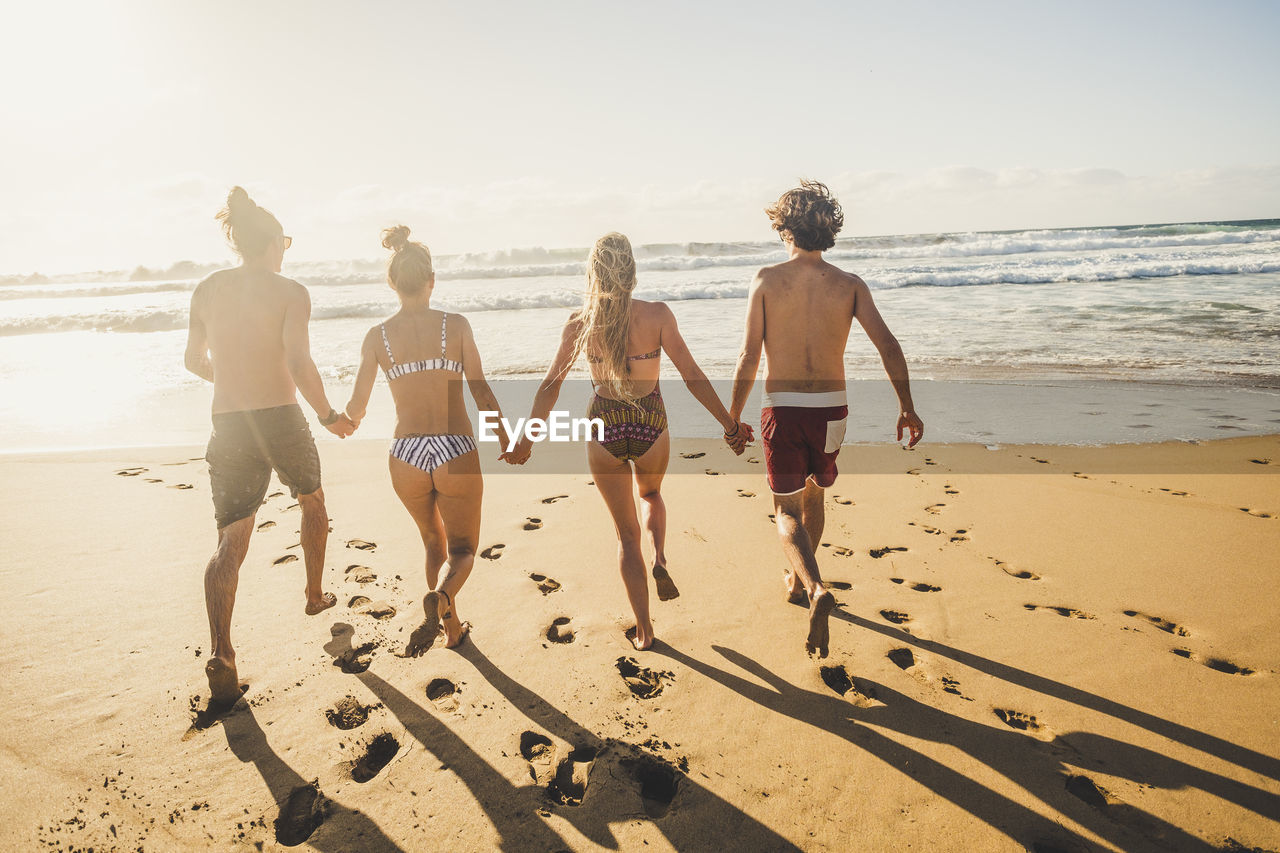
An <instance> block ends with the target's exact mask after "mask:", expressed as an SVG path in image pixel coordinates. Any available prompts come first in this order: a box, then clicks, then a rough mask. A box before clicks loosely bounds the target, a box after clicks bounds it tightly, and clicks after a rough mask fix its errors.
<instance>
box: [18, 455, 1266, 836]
mask: <svg viewBox="0 0 1280 853" xmlns="http://www.w3.org/2000/svg"><path fill="white" fill-rule="evenodd" d="M674 449H675V451H676V453H674V454H673V460H672V466H671V472H672V473H671V475H670V476H669V478H668V480H667V484H666V488H665V494H666V498H667V506H668V509H669V512H670V532H669V542H668V554H669V558H670V569H671V574H672V577H673V579H674V580H675V582H676V584H677V585H678V586H679V589H680V593H681V594H680V597H679V598H677V599H675V600H672V601H668V602H658V601H657V598H656V596H655V597H654V601H653V610H654V622H655V627H656V630H657V634H658V638H659V640H660V644H659V646H658V647H657V650H656V651H654V652H650V653H636V652H634V651H632V650H631V648H630V646H629V645H628V643H627V641H626V640H625V638H624V636H623V631H624V629H625V628H626V627H627V626H628V624H629V623H628V619H627V616H628V610H627V605H626V599H625V596H624V595H623V591H622V585H621V582H620V580H619V578H618V574H617V567H616V559H615V556H614V555H615V542H614V538H613V531H612V527H611V524H610V523H609V520H608V516H607V513H606V511H605V509H604V506H603V504H602V503H601V501H600V499H599V497H598V496H597V495H596V494H595V492H594V489H593V488H592V487H591V486H589V485H588V480H589V477H588V476H587V475H585V474H563V473H552V472H553V471H555V470H557V468H558V469H559V470H564V468H563V465H557V464H556V461H557V460H556V459H555V458H554V454H545V453H544V454H542V455H540V456H535V459H534V462H532V463H531V464H530V466H529V468H528V469H526V470H523V471H521V472H519V473H518V474H516V475H511V474H506V475H495V476H491V477H489V478H488V479H487V480H486V495H485V517H484V525H483V533H482V541H481V547H482V548H485V549H491V550H489V551H488V553H487V556H488V557H489V558H486V559H479V560H478V561H477V566H476V570H475V572H474V574H473V575H472V578H471V580H470V581H469V582H468V584H467V586H466V588H465V589H464V591H463V593H462V595H461V596H460V598H459V602H458V606H459V610H460V613H461V615H462V616H463V618H465V619H467V620H469V621H470V622H471V623H472V624H473V626H474V629H473V632H472V635H471V636H472V639H471V642H470V643H468V644H466V645H464V646H463V647H462V648H461V649H460V650H458V651H448V650H445V649H443V648H442V647H440V646H439V645H437V647H436V648H433V649H432V650H431V651H430V652H428V653H427V654H426V655H425V656H424V657H422V658H418V659H405V658H401V657H398V656H397V652H398V651H399V650H401V649H402V648H403V645H404V641H405V639H406V638H407V636H408V631H409V630H411V629H412V627H413V626H414V625H415V624H416V623H417V621H418V618H419V613H420V611H419V609H418V608H419V602H420V599H421V597H422V594H423V592H424V589H423V585H424V582H423V579H422V566H421V560H422V547H421V544H420V543H419V541H418V539H417V536H416V532H415V530H414V528H413V526H412V524H411V522H410V520H409V518H408V516H407V515H406V514H405V512H404V511H403V509H402V508H401V507H400V506H399V504H398V502H397V501H396V499H395V497H394V495H393V493H392V491H391V488H390V484H389V478H388V475H387V471H386V462H385V453H386V448H385V445H384V444H383V443H382V442H373V441H350V442H346V443H341V444H340V443H338V442H328V441H326V442H323V443H322V455H323V458H324V463H325V490H326V493H327V495H328V504H329V512H330V515H331V516H332V518H333V533H332V535H331V538H330V544H329V551H328V569H327V572H326V582H327V588H328V589H330V590H332V591H333V592H335V593H336V594H337V596H338V606H337V607H336V608H334V609H332V610H329V611H327V612H325V613H323V614H322V615H320V616H317V617H307V616H305V615H304V614H303V595H302V586H303V579H302V563H301V560H300V559H290V558H292V557H297V556H299V549H298V548H297V547H296V543H297V541H298V537H297V532H296V531H297V528H298V520H299V515H298V510H297V508H296V507H291V506H290V505H291V504H292V503H293V502H292V501H291V500H290V499H289V497H288V495H287V494H285V495H284V496H279V495H277V496H275V497H272V498H271V499H269V500H268V501H267V503H266V504H265V505H264V506H263V508H262V509H261V511H260V512H259V514H258V518H257V521H258V522H259V524H261V525H262V526H263V528H264V529H262V531H261V532H260V533H258V534H257V535H255V537H254V540H253V544H252V546H251V548H250V551H249V556H248V559H247V560H246V562H245V565H244V568H243V570H242V572H241V578H240V588H239V597H238V601H237V606H236V611H235V622H234V627H233V631H234V633H233V637H234V639H235V643H236V648H237V652H238V655H239V665H240V675H241V677H242V679H243V680H245V681H247V682H248V683H249V689H248V692H247V693H246V695H245V697H244V700H242V701H241V702H240V703H239V704H238V705H237V706H236V708H235V709H234V710H233V712H232V713H230V714H228V715H226V716H224V717H223V718H221V719H209V717H208V715H207V714H202V713H201V710H202V709H203V708H204V706H205V701H206V699H207V695H208V688H207V685H206V684H205V681H204V676H203V664H204V662H205V655H207V652H208V632H207V626H206V621H205V614H204V601H203V587H202V573H203V567H204V563H205V561H206V560H207V558H208V556H209V553H210V552H211V550H212V547H213V543H214V538H215V537H214V530H213V523H212V517H211V508H210V503H209V496H208V479H207V475H206V472H205V466H204V464H203V462H201V461H196V460H193V459H192V457H198V456H199V455H200V453H201V451H200V450H199V449H195V448H188V449H174V448H160V449H150V450H146V449H141V450H131V451H109V452H108V451H102V452H86V453H78V454H61V455H41V456H27V457H21V456H11V457H6V458H4V459H3V461H0V470H3V480H4V484H5V488H4V490H3V494H0V506H2V508H3V509H2V511H0V519H2V520H0V526H2V528H3V542H4V559H3V561H0V576H2V579H3V590H4V599H3V601H4V621H3V622H2V623H0V625H2V627H0V662H2V663H0V665H2V666H3V672H4V682H5V689H4V691H3V693H2V694H0V719H2V720H3V729H2V731H3V735H2V737H3V741H2V746H3V748H2V749H0V778H3V780H4V782H3V790H4V795H3V798H2V800H0V848H3V849H5V850H33V849H42V848H44V847H45V846H46V845H47V846H49V847H53V848H58V849H87V848H90V847H91V848H93V849H94V850H95V851H103V850H115V849H119V850H139V849H141V850H156V851H166V850H200V849H239V848H245V849H251V848H258V849H272V848H276V847H277V846H278V845H279V844H281V843H288V842H298V841H302V840H303V839H304V838H305V841H303V845H304V847H306V846H309V847H311V848H314V849H317V850H326V851H336V850H384V849H385V850H394V849H401V850H493V849H506V850H534V851H553V850H560V849H574V850H591V849H610V850H638V849H645V850H671V849H679V850H721V849H728V850H787V849H796V848H799V849H804V850H832V851H845V850H900V849H923V850H1020V849H1028V848H1031V849H1037V850H1044V851H1048V850H1083V849H1095V850H1098V849H1107V850H1164V849H1169V850H1209V849H1222V848H1227V849H1241V847H1243V848H1245V849H1251V848H1254V847H1255V846H1256V847H1259V848H1263V849H1276V848H1280V822H1277V821H1278V818H1280V723H1278V721H1277V717H1278V716H1280V689H1278V688H1277V673H1278V672H1280V632H1277V630H1276V626H1275V619H1276V617H1275V614H1276V612H1277V608H1278V605H1280V594H1278V593H1277V582H1278V578H1277V568H1280V565H1278V564H1280V558H1278V557H1277V554H1280V478H1277V476H1276V474H1280V437H1265V438H1250V439H1237V440H1229V441H1222V442H1213V443H1208V444H1202V445H1188V444H1173V445H1156V446H1147V447H1111V448H1104V449H1101V450H1099V449H1091V450H1086V449H1081V448H1066V447H1041V448H1030V447H1006V448H1003V449H1000V450H997V451H987V450H985V449H983V448H981V447H973V446H931V447H928V448H927V449H923V448H922V449H920V450H917V451H916V452H914V453H910V454H907V453H903V452H902V451H900V450H898V449H897V448H895V447H887V448H886V447H881V448H861V447H859V448H846V450H845V452H844V454H843V455H842V467H843V469H844V470H845V474H843V475H842V477H841V479H840V481H839V482H838V483H837V484H836V486H835V488H833V489H831V490H830V491H829V493H828V498H829V500H828V513H829V514H828V525H827V530H826V533H825V535H824V537H823V543H824V544H823V547H822V548H820V553H819V560H820V563H821V566H822V569H823V572H824V573H825V575H826V576H827V577H828V578H830V579H831V580H833V581H837V582H840V584H839V591H838V592H837V593H836V594H837V597H838V599H839V600H840V602H841V605H840V606H839V607H838V608H837V610H836V612H835V614H834V615H833V618H832V653H831V656H830V657H829V658H828V659H827V660H825V661H815V660H811V659H809V658H807V657H806V655H805V654H804V651H803V639H804V635H805V611H804V610H802V609H801V608H798V607H795V606H792V605H788V604H785V603H784V601H783V586H782V569H783V564H782V559H781V552H780V550H779V547H778V544H777V542H776V535H775V533H774V529H773V526H772V525H771V523H770V521H769V518H768V516H769V513H770V512H771V511H772V510H771V503H770V499H769V495H768V492H767V489H766V488H765V484H764V481H763V473H762V471H761V470H760V465H759V464H758V463H755V464H753V463H751V462H750V461H748V458H747V457H744V458H743V459H734V458H733V457H732V456H731V455H730V454H729V453H728V451H727V450H725V449H724V448H723V447H722V446H719V445H716V444H713V443H711V442H705V441H680V442H677V443H676V447H675V448H674ZM681 453H683V454H690V455H692V454H704V455H701V456H699V457H697V458H683V457H682V456H681V455H680V454H681ZM748 456H749V457H750V456H754V457H756V458H758V457H759V450H758V449H754V450H753V451H749V454H748ZM993 459H998V460H999V462H1000V465H1001V466H1002V470H1004V471H1005V473H1002V474H998V475H996V474H978V473H973V472H974V471H977V470H980V466H982V465H990V463H991V461H992V460H993ZM1037 460H1044V461H1037ZM1251 460H1257V461H1251ZM860 467H865V468H867V469H872V468H875V469H878V470H891V471H895V472H896V473H888V474H874V475H865V474H864V475H862V476H859V475H857V474H856V473H851V472H854V471H856V470H858V469H859V468H860ZM126 468H136V469H145V470H138V471H137V472H136V474H135V475H134V476H127V475H118V474H117V472H119V471H121V470H122V469H126ZM710 471H719V472H721V473H719V474H711V473H708V472H710ZM1112 471H1145V472H1147V473H1121V474H1112V473H1108V472H1112ZM1073 472H1080V476H1073ZM181 484H185V485H189V486H190V488H182V487H181ZM273 488H274V487H273ZM366 546H367V547H366ZM361 598H364V599H368V602H367V603H366V602H362V600H361ZM392 611H395V613H394V615H392ZM335 661H337V662H340V663H343V664H344V666H336V665H335ZM339 723H340V724H341V725H339ZM1232 845H1236V846H1232Z"/></svg>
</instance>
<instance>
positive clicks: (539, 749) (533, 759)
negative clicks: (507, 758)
mask: <svg viewBox="0 0 1280 853" xmlns="http://www.w3.org/2000/svg"><path fill="white" fill-rule="evenodd" d="M520 757H521V758H523V759H524V760H525V761H527V762H529V775H530V776H531V777H532V778H533V781H535V782H539V783H541V782H542V781H543V780H544V779H545V778H546V777H547V776H548V775H549V774H550V772H551V764H552V762H553V761H555V757H556V748H555V745H554V744H552V743H551V738H549V737H547V736H546V735H544V734H540V733H538V732H533V731H524V732H521V733H520Z"/></svg>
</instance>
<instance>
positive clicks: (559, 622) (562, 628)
mask: <svg viewBox="0 0 1280 853" xmlns="http://www.w3.org/2000/svg"><path fill="white" fill-rule="evenodd" d="M547 639H548V640H550V641H551V642H553V643H560V644H563V643H572V642H573V629H572V628H570V627H569V617H568V616H557V617H556V618H555V619H553V620H551V627H550V628H548V629H547Z"/></svg>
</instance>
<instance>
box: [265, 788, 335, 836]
mask: <svg viewBox="0 0 1280 853" xmlns="http://www.w3.org/2000/svg"><path fill="white" fill-rule="evenodd" d="M324 817H325V800H324V796H323V795H322V794H321V793H320V788H319V786H318V785H316V783H315V782H308V783H307V784H305V785H299V786H298V787H296V788H294V789H293V790H292V791H290V792H289V798H288V799H287V800H285V803H284V805H283V806H281V807H280V815H279V817H277V818H276V822H275V830H276V843H278V844H281V845H283V846H285V847H297V846H298V845H299V844H301V843H303V842H304V841H306V840H307V839H308V838H310V837H311V833H313V832H315V831H316V829H317V828H318V827H319V826H320V824H322V823H324Z"/></svg>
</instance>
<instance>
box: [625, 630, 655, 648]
mask: <svg viewBox="0 0 1280 853" xmlns="http://www.w3.org/2000/svg"><path fill="white" fill-rule="evenodd" d="M625 634H626V637H627V639H628V640H630V641H631V645H632V646H633V647H634V648H635V650H636V651H638V652H647V651H649V649H651V648H653V641H654V636H653V626H652V625H650V626H648V630H647V631H645V632H644V633H643V634H641V633H640V628H639V626H636V627H634V628H628V629H627V630H626V632H625Z"/></svg>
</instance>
